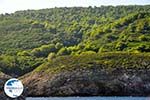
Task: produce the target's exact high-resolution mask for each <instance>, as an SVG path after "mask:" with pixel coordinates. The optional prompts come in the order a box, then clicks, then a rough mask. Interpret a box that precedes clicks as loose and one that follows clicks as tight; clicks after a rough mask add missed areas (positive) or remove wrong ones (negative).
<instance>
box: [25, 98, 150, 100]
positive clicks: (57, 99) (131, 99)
mask: <svg viewBox="0 0 150 100" xmlns="http://www.w3.org/2000/svg"><path fill="white" fill-rule="evenodd" d="M26 100H150V97H49V98H27V99H26Z"/></svg>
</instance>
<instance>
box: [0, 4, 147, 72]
mask: <svg viewBox="0 0 150 100" xmlns="http://www.w3.org/2000/svg"><path fill="white" fill-rule="evenodd" d="M108 52H112V54H114V55H116V54H117V53H115V52H126V53H127V52H128V53H140V54H141V55H142V54H147V55H148V52H150V5H147V6H117V7H113V6H107V7H105V6H102V7H88V8H81V7H78V8H52V9H42V10H28V11H17V12H15V13H12V14H5V15H3V14H2V15H0V68H1V71H3V72H5V73H7V74H10V75H12V74H16V75H23V74H25V73H27V72H30V71H32V70H33V69H35V68H36V67H38V66H39V65H40V64H42V63H44V62H47V61H49V62H51V61H52V60H53V59H57V58H58V57H60V56H66V55H70V56H79V57H80V55H82V54H84V53H85V54H86V55H87V54H91V53H92V54H95V53H97V54H103V53H104V54H107V53H108ZM86 55H85V56H86ZM133 55H134V54H133ZM99 56H101V55H99ZM87 57H89V56H87ZM87 57H83V59H84V58H85V59H86V58H87ZM95 57H96V54H95ZM135 57H136V56H135ZM144 57H145V59H148V58H149V57H147V56H144ZM133 58H134V57H133ZM93 59H94V58H93ZM112 59H113V58H112ZM91 60H92V58H91ZM128 60H129V58H128ZM106 61H107V60H106Z"/></svg>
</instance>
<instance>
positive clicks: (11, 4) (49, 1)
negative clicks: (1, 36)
mask: <svg viewBox="0 0 150 100" xmlns="http://www.w3.org/2000/svg"><path fill="white" fill-rule="evenodd" d="M135 4H136V5H148V4H150V0H0V13H6V12H7V13H12V12H14V11H17V10H27V9H42V8H52V7H72V6H76V7H78V6H86V7H87V6H101V5H135Z"/></svg>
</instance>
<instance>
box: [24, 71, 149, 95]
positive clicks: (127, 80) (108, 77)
mask: <svg viewBox="0 0 150 100" xmlns="http://www.w3.org/2000/svg"><path fill="white" fill-rule="evenodd" d="M133 73H134V74H133ZM149 75H150V71H145V70H126V71H124V70H113V71H106V70H100V69H89V70H85V69H78V70H74V71H71V72H69V71H66V72H61V73H59V74H55V75H52V76H51V75H50V74H49V75H47V74H43V73H40V74H39V73H35V74H32V75H31V76H26V77H25V78H24V79H23V82H24V84H25V86H26V87H28V89H29V90H28V91H27V93H28V94H27V95H28V96H31V97H40V96H45V97H49V96H149V95H150V77H149Z"/></svg>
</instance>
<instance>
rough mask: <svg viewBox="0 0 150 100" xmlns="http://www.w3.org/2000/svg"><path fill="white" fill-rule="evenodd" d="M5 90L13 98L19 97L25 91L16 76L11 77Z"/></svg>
mask: <svg viewBox="0 0 150 100" xmlns="http://www.w3.org/2000/svg"><path fill="white" fill-rule="evenodd" d="M4 91H5V93H6V95H7V96H9V97H11V98H17V97H19V96H20V95H21V94H22V92H23V84H22V82H21V81H20V80H18V79H16V78H12V79H9V80H8V81H7V82H6V83H5V86H4Z"/></svg>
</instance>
